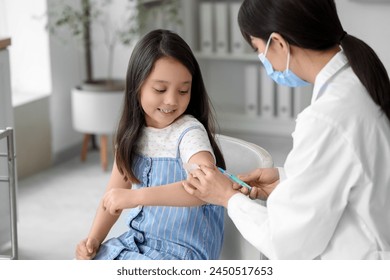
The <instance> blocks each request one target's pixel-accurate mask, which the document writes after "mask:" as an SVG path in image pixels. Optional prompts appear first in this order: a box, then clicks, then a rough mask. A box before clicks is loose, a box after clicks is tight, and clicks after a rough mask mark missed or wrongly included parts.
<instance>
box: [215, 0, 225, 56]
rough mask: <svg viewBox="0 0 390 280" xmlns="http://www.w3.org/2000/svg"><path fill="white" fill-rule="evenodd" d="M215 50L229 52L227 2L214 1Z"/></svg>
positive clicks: (222, 52) (223, 52)
mask: <svg viewBox="0 0 390 280" xmlns="http://www.w3.org/2000/svg"><path fill="white" fill-rule="evenodd" d="M214 13H215V39H216V40H215V51H216V52H217V53H221V54H226V53H228V52H229V18H228V4H227V2H215V4H214Z"/></svg>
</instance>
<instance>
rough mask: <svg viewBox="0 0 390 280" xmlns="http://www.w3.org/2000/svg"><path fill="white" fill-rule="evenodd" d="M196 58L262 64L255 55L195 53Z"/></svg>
mask: <svg viewBox="0 0 390 280" xmlns="http://www.w3.org/2000/svg"><path fill="white" fill-rule="evenodd" d="M195 56H196V58H197V59H203V60H223V61H248V62H259V63H260V60H259V58H258V57H257V55H256V54H255V53H243V54H233V53H226V54H221V53H202V52H195Z"/></svg>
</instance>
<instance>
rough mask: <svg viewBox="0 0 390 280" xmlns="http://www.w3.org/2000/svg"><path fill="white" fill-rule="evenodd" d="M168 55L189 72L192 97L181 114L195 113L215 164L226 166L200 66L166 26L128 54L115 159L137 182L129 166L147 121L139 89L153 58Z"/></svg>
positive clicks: (151, 34) (122, 170)
mask: <svg viewBox="0 0 390 280" xmlns="http://www.w3.org/2000/svg"><path fill="white" fill-rule="evenodd" d="M163 57H169V58H173V59H175V60H177V61H178V62H180V63H181V64H183V65H184V66H185V67H186V68H187V69H188V71H189V72H190V73H191V75H192V85H191V99H190V102H189V104H188V107H187V110H186V111H185V113H184V114H190V115H192V116H194V117H195V118H196V119H197V120H198V121H199V122H201V123H202V124H203V126H204V128H205V129H206V131H207V135H208V138H209V140H210V143H211V146H212V148H213V151H214V155H215V158H216V163H217V165H218V166H225V161H224V158H223V155H222V153H221V151H220V149H219V147H218V145H217V143H216V141H215V138H214V136H215V126H214V125H215V121H214V116H213V111H212V109H213V107H212V105H211V103H210V100H209V96H208V94H207V91H206V88H205V85H204V83H203V78H202V74H201V71H200V67H199V64H198V62H197V61H196V58H195V56H194V54H193V53H192V51H191V48H190V47H189V46H188V44H187V43H186V42H185V41H184V40H183V39H182V38H181V37H180V36H179V35H177V34H175V33H173V32H171V31H169V30H162V29H158V30H153V31H150V32H149V33H148V34H146V35H145V36H144V37H143V38H142V39H141V40H140V41H138V43H137V44H136V46H135V47H134V50H133V52H132V54H131V56H130V60H129V64H128V68H127V74H126V89H125V98H124V106H123V111H122V116H121V119H120V121H119V125H118V129H117V132H116V136H115V140H114V144H115V160H116V165H117V167H118V170H119V172H120V173H121V174H122V175H124V178H125V180H130V181H131V182H139V180H138V178H136V177H135V175H134V172H133V170H132V164H133V161H134V156H135V152H136V151H135V147H136V145H135V144H136V142H137V140H138V138H139V136H140V134H141V131H142V128H143V127H144V126H145V125H146V123H145V113H144V111H143V109H142V107H141V103H140V91H141V87H142V86H143V84H144V82H145V80H146V79H147V78H148V77H149V75H150V73H151V72H152V70H153V68H154V65H155V62H156V61H157V60H158V59H160V58H163Z"/></svg>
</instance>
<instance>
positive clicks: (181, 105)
mask: <svg viewBox="0 0 390 280" xmlns="http://www.w3.org/2000/svg"><path fill="white" fill-rule="evenodd" d="M191 84H192V75H191V74H190V72H189V71H188V69H187V68H186V67H185V66H184V65H183V64H181V63H180V62H178V61H177V60H175V59H173V58H171V57H163V58H160V59H159V60H157V61H156V62H155V63H154V67H153V70H152V72H151V73H150V75H149V77H148V78H147V79H146V80H145V82H144V84H143V86H142V87H141V93H140V102H141V106H142V109H143V110H144V112H145V121H146V125H147V126H150V127H154V128H164V127H166V126H168V125H170V124H171V123H173V122H174V121H175V120H176V119H177V118H179V117H180V116H181V115H182V114H183V113H184V112H185V111H186V109H187V106H188V104H189V103H190V98H191Z"/></svg>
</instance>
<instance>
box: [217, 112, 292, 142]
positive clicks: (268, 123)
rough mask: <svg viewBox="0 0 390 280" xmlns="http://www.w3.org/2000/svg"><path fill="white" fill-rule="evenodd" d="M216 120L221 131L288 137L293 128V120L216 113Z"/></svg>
mask: <svg viewBox="0 0 390 280" xmlns="http://www.w3.org/2000/svg"><path fill="white" fill-rule="evenodd" d="M217 120H218V125H219V128H220V129H221V130H222V131H231V132H242V133H254V134H267V135H274V136H285V137H286V136H290V135H291V133H292V132H293V131H294V128H295V120H293V119H291V120H285V119H277V118H272V119H266V118H261V117H260V116H259V117H253V116H248V115H245V114H239V113H218V112H217Z"/></svg>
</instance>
